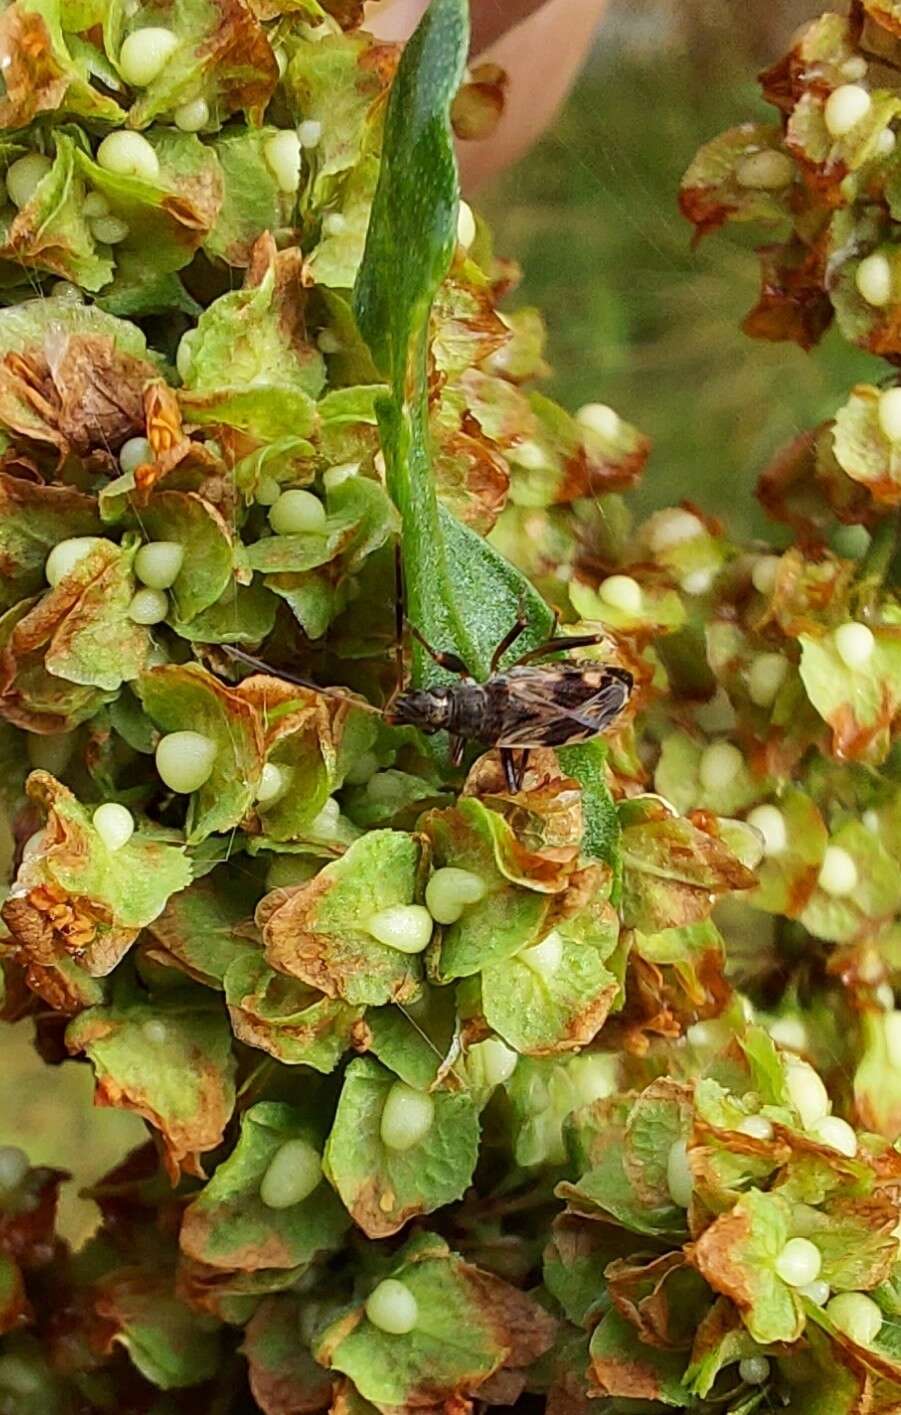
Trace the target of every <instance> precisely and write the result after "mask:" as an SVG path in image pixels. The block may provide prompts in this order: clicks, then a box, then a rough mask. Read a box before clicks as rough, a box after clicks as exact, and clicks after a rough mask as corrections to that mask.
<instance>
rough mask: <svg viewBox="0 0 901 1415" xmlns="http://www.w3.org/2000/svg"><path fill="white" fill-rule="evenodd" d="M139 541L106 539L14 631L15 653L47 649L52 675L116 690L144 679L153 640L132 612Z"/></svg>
mask: <svg viewBox="0 0 901 1415" xmlns="http://www.w3.org/2000/svg"><path fill="white" fill-rule="evenodd" d="M137 548H138V547H137V542H136V541H135V540H133V539H132V540H129V541H126V542H125V543H123V545H122V546H117V545H114V544H113V543H112V542H111V541H107V540H103V541H100V542H99V543H98V544H97V545H96V546H94V548H93V549H92V550H91V551H90V553H89V554H88V555H86V556H84V557H83V559H82V560H80V561H79V562H78V564H77V565H76V566H75V568H74V569H73V570H72V571H71V572H70V574H68V575H67V576H65V578H64V579H63V580H62V581H61V582H60V583H59V584H58V585H57V586H56V587H55V588H54V589H52V590H50V592H49V593H48V594H47V595H45V596H44V598H43V599H42V600H41V601H40V602H39V604H38V605H37V606H36V607H35V609H34V611H33V612H32V613H31V614H30V615H28V616H27V618H25V619H23V620H20V622H19V624H18V625H17V627H16V629H15V630H14V632H13V640H12V643H13V651H14V652H17V651H18V648H19V646H20V645H21V647H22V648H23V649H26V650H27V649H36V648H38V647H39V646H41V645H46V647H45V648H44V666H45V668H46V669H47V672H48V673H51V674H53V675H54V676H55V677H57V678H65V679H67V680H68V681H69V682H70V683H80V684H82V685H83V686H85V687H94V688H101V689H103V690H104V691H105V692H114V691H115V690H116V689H117V688H121V686H122V684H123V683H127V682H131V681H133V680H134V679H136V678H137V677H138V675H139V674H140V673H141V671H142V669H143V668H144V666H145V664H146V662H147V658H148V655H149V653H150V636H149V634H148V632H147V630H146V628H144V626H143V625H141V624H136V623H135V622H134V620H133V619H131V618H130V616H129V613H128V608H129V605H130V604H131V601H132V597H133V595H134V592H135V589H136V585H135V580H134V576H133V574H132V565H133V563H134V558H135V553H136V551H137Z"/></svg>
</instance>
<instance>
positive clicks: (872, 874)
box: [801, 820, 901, 943]
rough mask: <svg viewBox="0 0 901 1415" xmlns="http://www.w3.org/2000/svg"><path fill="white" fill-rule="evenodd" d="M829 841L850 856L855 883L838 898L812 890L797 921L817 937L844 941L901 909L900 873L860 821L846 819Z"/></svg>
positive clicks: (880, 843)
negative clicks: (849, 891)
mask: <svg viewBox="0 0 901 1415" xmlns="http://www.w3.org/2000/svg"><path fill="white" fill-rule="evenodd" d="M829 844H830V845H831V846H834V847H836V848H838V849H840V850H844V851H845V853H846V854H847V855H850V857H851V859H852V860H853V861H854V864H855V867H856V869H857V872H858V881H857V885H856V887H855V889H854V891H853V893H852V894H850V895H846V896H842V897H840V898H838V899H837V898H835V896H834V895H831V894H827V892H826V891H825V890H824V889H821V888H817V889H815V890H814V891H813V893H812V895H811V896H810V899H809V900H808V902H807V906H806V908H805V909H804V911H803V913H802V914H801V922H802V924H803V925H804V927H805V928H806V929H808V930H809V931H810V932H811V933H812V934H814V935H815V936H816V937H817V938H823V939H828V940H830V941H831V942H835V943H847V942H850V941H851V940H852V939H856V938H858V937H860V936H861V935H862V934H864V933H866V932H867V930H868V928H872V927H874V923H875V921H876V920H881V919H886V918H890V917H891V916H892V915H894V914H895V913H896V911H897V910H898V909H899V908H901V872H899V870H898V862H897V860H895V859H894V858H893V857H892V855H890V854H889V851H888V850H887V849H886V847H885V845H884V844H883V842H882V841H881V840H880V839H879V838H878V836H874V835H873V833H872V831H869V830H867V828H866V826H865V825H863V824H862V823H861V822H860V821H854V820H849V821H848V822H847V823H846V824H845V825H843V826H842V827H841V828H840V829H839V830H837V831H836V832H835V834H834V835H833V836H832V837H831V838H830V841H829Z"/></svg>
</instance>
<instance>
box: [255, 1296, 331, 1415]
mask: <svg viewBox="0 0 901 1415" xmlns="http://www.w3.org/2000/svg"><path fill="white" fill-rule="evenodd" d="M304 1315H305V1313H304V1306H303V1305H302V1304H301V1302H300V1300H299V1299H298V1298H297V1297H295V1296H294V1294H293V1293H285V1294H284V1295H281V1296H278V1297H267V1298H266V1299H265V1300H264V1301H263V1302H261V1303H260V1305H259V1307H257V1309H256V1311H255V1312H254V1314H253V1316H252V1317H251V1319H250V1321H249V1322H248V1323H247V1326H246V1328H245V1331H244V1342H243V1345H242V1347H241V1350H242V1351H243V1353H244V1355H245V1356H246V1357H247V1366H248V1376H249V1379H250V1389H251V1393H252V1394H253V1397H254V1399H255V1400H256V1402H257V1405H258V1406H259V1408H260V1409H261V1410H272V1411H278V1410H279V1409H281V1410H282V1411H284V1412H285V1415H288V1408H287V1407H286V1405H285V1401H286V1400H287V1401H289V1402H291V1403H294V1402H296V1403H297V1406H299V1407H301V1408H302V1409H303V1410H305V1411H316V1410H325V1409H327V1407H328V1406H329V1403H330V1401H331V1398H332V1384H331V1379H330V1377H329V1375H328V1372H326V1371H324V1370H323V1369H322V1367H321V1366H320V1365H318V1363H317V1362H316V1361H314V1360H313V1357H312V1355H311V1354H310V1351H309V1349H308V1348H307V1346H306V1345H305V1343H304V1342H303V1341H302V1340H299V1335H300V1336H302V1332H303V1327H302V1323H303V1320H304ZM298 1415H300V1411H299V1410H298Z"/></svg>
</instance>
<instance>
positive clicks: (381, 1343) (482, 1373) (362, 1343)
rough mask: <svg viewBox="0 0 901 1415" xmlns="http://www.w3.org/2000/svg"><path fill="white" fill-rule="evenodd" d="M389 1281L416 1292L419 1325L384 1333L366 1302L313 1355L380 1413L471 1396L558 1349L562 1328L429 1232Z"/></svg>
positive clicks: (405, 1253) (412, 1245)
mask: <svg viewBox="0 0 901 1415" xmlns="http://www.w3.org/2000/svg"><path fill="white" fill-rule="evenodd" d="M391 1276H392V1277H393V1278H395V1279H397V1280H398V1281H400V1282H402V1283H403V1284H404V1285H405V1286H406V1287H407V1288H409V1290H410V1292H411V1293H412V1295H413V1297H414V1299H415V1301H416V1306H417V1311H418V1317H417V1322H416V1326H415V1327H414V1329H413V1330H412V1331H411V1332H409V1333H408V1334H407V1335H406V1336H393V1335H389V1334H388V1333H386V1332H383V1331H380V1330H379V1328H378V1327H376V1326H374V1325H373V1324H372V1322H370V1321H369V1320H368V1318H367V1317H366V1316H365V1314H364V1309H363V1307H362V1306H359V1307H355V1308H353V1309H352V1310H350V1311H348V1312H347V1314H346V1315H345V1316H342V1317H339V1318H338V1320H337V1321H335V1322H334V1323H333V1324H332V1325H331V1326H329V1327H327V1328H326V1330H325V1331H324V1332H322V1333H320V1335H319V1337H318V1339H317V1342H316V1346H315V1348H314V1354H315V1356H316V1359H317V1360H318V1361H320V1362H321V1363H322V1365H324V1366H327V1367H329V1368H331V1369H332V1370H336V1371H343V1372H344V1373H345V1374H346V1375H348V1376H350V1378H351V1380H352V1381H353V1383H354V1385H355V1386H356V1388H357V1390H358V1391H359V1392H360V1394H361V1395H362V1396H364V1397H365V1399H366V1400H371V1401H374V1402H375V1403H376V1404H377V1405H379V1406H380V1407H381V1408H383V1409H384V1408H385V1407H391V1406H398V1405H400V1406H407V1407H410V1406H413V1407H416V1406H417V1405H419V1404H420V1403H422V1404H425V1403H426V1398H427V1399H428V1401H429V1403H433V1404H434V1403H444V1402H447V1401H450V1400H452V1399H453V1398H454V1397H455V1396H458V1395H463V1394H467V1395H471V1394H473V1393H475V1392H477V1391H478V1388H479V1387H480V1386H481V1385H482V1384H483V1383H484V1382H485V1381H486V1380H487V1379H488V1377H489V1376H490V1375H492V1374H493V1373H494V1372H495V1371H497V1370H499V1369H500V1368H501V1367H502V1366H507V1367H510V1368H512V1369H514V1370H516V1369H523V1368H525V1367H526V1366H528V1365H530V1364H531V1362H532V1361H534V1360H535V1359H536V1358H537V1357H538V1356H540V1355H542V1354H543V1353H544V1352H545V1351H546V1350H547V1349H548V1348H549V1347H550V1345H551V1343H552V1341H553V1336H554V1330H555V1326H556V1324H555V1323H554V1321H553V1319H552V1318H550V1317H549V1316H548V1314H547V1313H546V1312H544V1311H543V1310H542V1308H541V1307H540V1306H539V1305H538V1303H537V1302H535V1301H534V1299H533V1298H531V1297H529V1296H528V1295H527V1294H526V1293H524V1292H520V1291H518V1290H517V1289H516V1288H515V1287H511V1286H509V1285H508V1284H507V1283H506V1282H502V1281H501V1280H500V1278H497V1277H495V1276H494V1275H493V1274H491V1273H487V1272H482V1271H481V1270H480V1269H478V1268H475V1267H472V1266H470V1264H468V1263H465V1262H464V1261H463V1260H462V1258H459V1257H457V1255H456V1254H454V1253H452V1252H451V1251H450V1250H449V1248H448V1247H447V1245H446V1243H444V1242H443V1241H442V1239H440V1238H438V1237H436V1236H434V1235H433V1234H427V1233H423V1234H421V1235H420V1236H419V1237H417V1238H414V1239H412V1240H411V1241H410V1242H409V1243H408V1244H407V1245H406V1247H405V1248H404V1249H403V1250H402V1251H401V1252H400V1253H399V1254H398V1255H397V1258H396V1261H395V1263H394V1266H393V1267H392V1269H391Z"/></svg>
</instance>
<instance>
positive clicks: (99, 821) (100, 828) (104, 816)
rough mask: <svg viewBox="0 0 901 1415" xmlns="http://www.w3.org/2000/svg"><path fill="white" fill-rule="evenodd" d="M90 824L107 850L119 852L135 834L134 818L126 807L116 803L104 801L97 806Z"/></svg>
mask: <svg viewBox="0 0 901 1415" xmlns="http://www.w3.org/2000/svg"><path fill="white" fill-rule="evenodd" d="M91 824H92V825H93V827H94V829H95V830H96V832H97V834H98V835H99V836H100V839H101V840H102V841H103V843H104V845H105V846H106V848H107V850H110V851H113V850H121V849H122V846H123V845H127V844H128V842H129V840H130V839H131V837H132V836H133V835H134V833H135V818H134V816H133V815H132V813H131V811H130V810H129V809H128V807H127V806H120V805H119V803H118V802H117V801H106V802H105V803H104V804H103V805H102V806H98V807H97V809H96V811H95V812H94V814H93V816H92V817H91Z"/></svg>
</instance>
